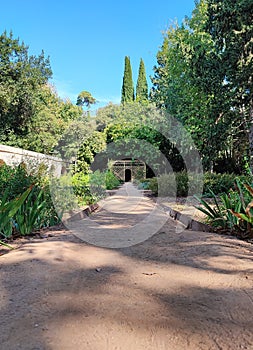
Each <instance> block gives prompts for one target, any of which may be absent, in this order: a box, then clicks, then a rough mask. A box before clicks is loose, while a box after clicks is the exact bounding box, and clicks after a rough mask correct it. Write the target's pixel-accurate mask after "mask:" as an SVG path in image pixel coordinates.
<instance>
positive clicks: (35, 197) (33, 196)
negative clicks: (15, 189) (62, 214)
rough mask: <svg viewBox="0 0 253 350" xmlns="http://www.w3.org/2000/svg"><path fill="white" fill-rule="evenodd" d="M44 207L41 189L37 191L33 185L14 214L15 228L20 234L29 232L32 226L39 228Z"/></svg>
mask: <svg viewBox="0 0 253 350" xmlns="http://www.w3.org/2000/svg"><path fill="white" fill-rule="evenodd" d="M45 208H46V202H45V201H44V200H43V189H40V190H39V193H37V188H36V187H34V188H33V189H32V191H31V192H30V194H29V196H28V197H27V198H26V200H25V201H24V202H23V204H22V205H21V206H20V208H19V210H18V211H17V213H16V215H15V222H16V223H17V230H18V231H19V232H20V233H21V235H22V236H24V235H28V234H30V233H31V232H32V230H33V229H34V228H37V227H38V228H40V226H41V223H42V221H43V212H44V210H45Z"/></svg>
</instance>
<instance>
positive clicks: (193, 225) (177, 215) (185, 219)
mask: <svg viewBox="0 0 253 350" xmlns="http://www.w3.org/2000/svg"><path fill="white" fill-rule="evenodd" d="M161 206H162V208H163V209H164V210H165V212H166V213H167V214H168V215H169V216H170V217H171V218H172V219H174V220H177V221H179V222H181V223H182V224H183V225H184V226H185V229H187V230H192V231H204V232H214V231H213V229H212V227H211V226H209V225H207V224H205V223H203V222H200V221H197V220H195V219H192V218H191V217H189V216H188V215H185V214H183V213H181V212H180V211H178V210H175V209H173V208H171V207H169V206H165V205H163V204H161Z"/></svg>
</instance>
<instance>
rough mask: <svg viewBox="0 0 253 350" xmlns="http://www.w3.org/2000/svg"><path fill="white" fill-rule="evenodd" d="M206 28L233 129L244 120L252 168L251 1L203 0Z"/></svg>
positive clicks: (252, 44)
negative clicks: (213, 46)
mask: <svg viewBox="0 0 253 350" xmlns="http://www.w3.org/2000/svg"><path fill="white" fill-rule="evenodd" d="M207 4H208V22H207V30H208V32H209V33H210V35H211V36H212V39H213V42H214V45H215V50H216V52H215V53H216V55H215V57H214V61H215V63H216V67H218V68H219V71H220V73H221V82H220V83H221V85H223V86H224V89H225V90H226V93H227V96H228V97H229V102H230V106H229V108H230V111H231V110H232V111H233V122H237V123H236V124H237V129H239V130H240V125H242V123H243V122H244V125H245V130H246V131H247V133H248V138H249V154H250V163H251V168H252V170H253V88H252V86H253V85H252V84H253V41H252V38H253V4H252V1H251V0H238V1H233V0H222V1H221V0H207ZM238 125H239V126H238Z"/></svg>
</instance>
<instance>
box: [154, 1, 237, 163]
mask: <svg viewBox="0 0 253 350" xmlns="http://www.w3.org/2000/svg"><path fill="white" fill-rule="evenodd" d="M207 23H208V6H207V1H206V0H201V1H200V2H199V3H197V5H196V8H195V9H194V11H193V13H192V16H191V18H186V19H185V21H184V23H183V24H182V25H181V26H178V25H174V26H172V27H171V28H170V29H169V30H168V31H167V32H166V34H165V36H164V41H163V45H162V47H161V49H160V51H159V52H158V54H157V66H156V67H155V69H154V72H155V74H154V77H153V78H152V82H153V88H152V99H153V101H155V102H156V104H157V105H158V106H159V107H162V108H165V109H166V110H167V111H168V113H169V114H171V115H172V116H174V117H175V118H177V119H178V120H180V121H181V122H182V123H183V124H184V126H185V128H186V129H187V130H188V131H189V132H190V133H191V135H192V137H193V140H194V141H195V144H196V146H197V147H198V150H199V152H200V153H201V156H202V159H203V163H204V164H203V165H204V167H205V169H206V170H211V169H213V168H215V167H216V168H217V167H218V164H219V163H221V162H223V163H226V164H229V166H230V170H233V169H231V165H232V164H234V168H235V167H236V168H238V167H239V164H240V162H241V161H242V156H238V155H239V154H240V151H239V152H237V151H236V148H237V147H238V144H239V145H240V150H241V147H243V143H242V142H239V143H238V141H239V140H242V135H241V133H240V130H238V129H237V125H236V124H235V123H234V120H235V115H236V113H237V111H235V110H234V109H232V108H231V107H232V106H233V104H231V98H230V97H231V96H230V95H229V93H228V90H227V88H226V84H224V72H223V70H224V68H223V67H222V64H221V59H220V57H218V56H217V50H216V48H215V43H214V40H213V38H212V36H211V34H210V32H209V31H207V29H206V28H207ZM217 140H219V142H217ZM242 153H243V152H242ZM223 168H224V167H223ZM224 170H225V169H224Z"/></svg>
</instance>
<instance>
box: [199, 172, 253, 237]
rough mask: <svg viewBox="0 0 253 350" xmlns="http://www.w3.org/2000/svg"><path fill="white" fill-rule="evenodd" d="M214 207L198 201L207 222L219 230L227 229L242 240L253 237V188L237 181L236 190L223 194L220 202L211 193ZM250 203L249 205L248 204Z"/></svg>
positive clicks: (202, 200) (201, 200) (200, 200)
mask: <svg viewBox="0 0 253 350" xmlns="http://www.w3.org/2000/svg"><path fill="white" fill-rule="evenodd" d="M210 194H211V198H212V200H213V205H210V204H208V203H207V202H206V201H205V200H204V199H200V198H198V197H196V198H197V199H198V201H199V202H200V203H201V204H202V206H201V207H200V206H198V207H196V208H197V209H198V210H200V211H202V212H203V213H204V214H205V215H206V221H207V222H208V223H209V224H210V225H211V226H213V227H214V228H217V229H226V230H229V231H230V232H232V233H236V234H237V235H239V236H241V237H242V238H246V237H252V236H253V213H251V209H252V208H253V198H252V197H253V188H252V187H251V186H250V185H249V184H247V183H245V184H243V185H242V184H241V183H240V181H239V180H238V179H236V180H235V190H232V189H231V190H230V191H229V193H228V194H226V193H224V194H221V195H220V197H219V200H218V198H217V196H216V195H215V194H214V193H213V192H212V191H210ZM247 203H248V204H247Z"/></svg>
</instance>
